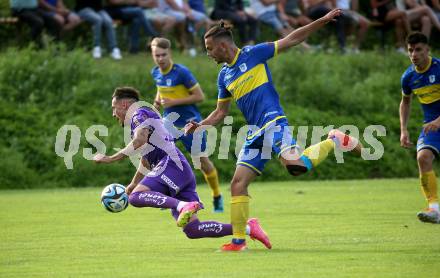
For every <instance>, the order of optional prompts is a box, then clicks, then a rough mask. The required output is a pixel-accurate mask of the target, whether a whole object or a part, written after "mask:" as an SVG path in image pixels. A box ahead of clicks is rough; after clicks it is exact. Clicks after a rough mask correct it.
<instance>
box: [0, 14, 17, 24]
mask: <svg viewBox="0 0 440 278" xmlns="http://www.w3.org/2000/svg"><path fill="white" fill-rule="evenodd" d="M18 22H19V19H18V17H12V16H11V17H0V24H17V23H18Z"/></svg>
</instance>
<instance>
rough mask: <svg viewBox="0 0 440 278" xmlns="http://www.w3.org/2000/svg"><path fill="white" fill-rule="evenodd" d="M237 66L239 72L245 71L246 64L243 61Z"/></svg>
mask: <svg viewBox="0 0 440 278" xmlns="http://www.w3.org/2000/svg"><path fill="white" fill-rule="evenodd" d="M239 68H240V71H241V72H245V71H246V70H247V66H246V64H245V63H243V64H241V65H240V66H239Z"/></svg>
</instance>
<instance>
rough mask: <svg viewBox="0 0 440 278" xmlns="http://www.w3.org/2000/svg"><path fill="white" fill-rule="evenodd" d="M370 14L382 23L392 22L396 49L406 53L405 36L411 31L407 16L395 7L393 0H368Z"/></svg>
mask: <svg viewBox="0 0 440 278" xmlns="http://www.w3.org/2000/svg"><path fill="white" fill-rule="evenodd" d="M370 5H371V9H372V16H373V17H375V18H376V19H377V20H378V21H379V22H382V23H384V24H394V27H395V32H396V50H397V51H398V52H400V53H402V54H406V50H405V48H406V47H405V36H406V34H409V33H410V32H411V26H410V24H409V21H408V17H407V16H406V13H405V12H404V11H400V10H398V9H397V7H396V4H395V1H394V0H370Z"/></svg>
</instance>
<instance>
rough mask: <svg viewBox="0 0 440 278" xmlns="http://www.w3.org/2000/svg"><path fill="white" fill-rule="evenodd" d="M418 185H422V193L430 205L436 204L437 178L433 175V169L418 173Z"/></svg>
mask: <svg viewBox="0 0 440 278" xmlns="http://www.w3.org/2000/svg"><path fill="white" fill-rule="evenodd" d="M420 185H421V187H422V191H423V194H424V195H425V198H426V200H427V201H428V203H429V206H430V207H431V205H434V204H435V205H437V206H438V197H437V178H436V176H435V172H434V171H433V170H431V171H429V172H425V173H421V174H420Z"/></svg>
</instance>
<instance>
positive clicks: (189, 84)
mask: <svg viewBox="0 0 440 278" xmlns="http://www.w3.org/2000/svg"><path fill="white" fill-rule="evenodd" d="M181 74H182V83H183V85H184V86H185V88H187V89H188V90H191V89H193V88H194V87H195V86H197V85H198V82H197V79H196V78H195V77H194V75H193V74H192V73H191V71H190V70H189V69H187V68H185V67H182V68H181Z"/></svg>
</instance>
